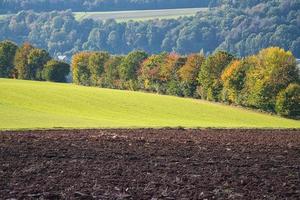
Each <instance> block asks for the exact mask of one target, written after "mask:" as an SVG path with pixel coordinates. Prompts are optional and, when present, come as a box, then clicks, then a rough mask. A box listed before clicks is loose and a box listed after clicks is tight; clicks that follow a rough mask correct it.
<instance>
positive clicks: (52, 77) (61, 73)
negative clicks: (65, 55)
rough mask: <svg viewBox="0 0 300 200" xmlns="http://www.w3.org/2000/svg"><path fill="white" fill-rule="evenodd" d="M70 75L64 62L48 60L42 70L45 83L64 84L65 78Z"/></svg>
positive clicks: (68, 68)
mask: <svg viewBox="0 0 300 200" xmlns="http://www.w3.org/2000/svg"><path fill="white" fill-rule="evenodd" d="M69 73H70V65H69V64H67V63H65V62H60V61H56V60H50V61H48V62H47V64H46V65H45V67H44V69H43V78H44V79H45V80H46V81H52V82H66V76H67V75H68V74H69Z"/></svg>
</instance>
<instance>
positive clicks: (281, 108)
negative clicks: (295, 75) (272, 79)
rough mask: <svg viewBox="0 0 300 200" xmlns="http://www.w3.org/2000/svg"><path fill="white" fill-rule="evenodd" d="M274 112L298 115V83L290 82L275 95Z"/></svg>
mask: <svg viewBox="0 0 300 200" xmlns="http://www.w3.org/2000/svg"><path fill="white" fill-rule="evenodd" d="M276 112H277V113H278V114H279V115H282V116H285V117H295V118H299V117H300V85H299V84H290V85H289V86H288V87H287V88H286V89H284V90H282V91H281V92H280V93H279V94H278V95H277V101H276Z"/></svg>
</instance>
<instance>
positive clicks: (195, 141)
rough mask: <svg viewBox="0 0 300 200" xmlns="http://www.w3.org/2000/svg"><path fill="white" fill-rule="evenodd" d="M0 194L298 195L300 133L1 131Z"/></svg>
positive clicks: (32, 196) (12, 196)
mask: <svg viewBox="0 0 300 200" xmlns="http://www.w3.org/2000/svg"><path fill="white" fill-rule="evenodd" d="M0 199H11V200H12V199H152V200H156V199H157V200H158V199H168V200H171V199H208V200H209V199H243V200H244V199H268V200H270V199H280V200H281V199H300V130H299V129H298V130H214V129H203V130H185V129H160V130H155V129H137V130H121V129H119V130H113V129H111V130H53V131H45V130H44V131H20V132H13V131H12V132H9V131H8V132H0Z"/></svg>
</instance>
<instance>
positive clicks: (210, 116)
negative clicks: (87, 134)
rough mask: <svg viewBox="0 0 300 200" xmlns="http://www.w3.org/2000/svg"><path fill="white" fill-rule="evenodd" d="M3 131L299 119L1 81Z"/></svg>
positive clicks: (289, 124) (269, 123) (297, 124)
mask: <svg viewBox="0 0 300 200" xmlns="http://www.w3.org/2000/svg"><path fill="white" fill-rule="evenodd" d="M0 97H1V98H0V129H22V128H29V129H35V128H58V127H64V128H88V127H89V128H97V127H101V128H103V127H107V128H112V127H114V128H117V127H177V126H184V127H257V128H258V127H259V128H261V127H268V128H276V127H280V128H300V121H295V120H288V119H283V118H280V117H276V116H271V115H266V114H261V113H256V112H253V111H249V110H245V109H240V108H235V107H230V106H224V105H219V104H213V103H209V102H206V101H200V100H194V99H184V98H178V97H172V96H161V95H156V94H147V93H141V92H129V91H119V90H109V89H100V88H91V87H82V86H76V85H70V84H57V83H48V82H34V81H21V80H9V79H0Z"/></svg>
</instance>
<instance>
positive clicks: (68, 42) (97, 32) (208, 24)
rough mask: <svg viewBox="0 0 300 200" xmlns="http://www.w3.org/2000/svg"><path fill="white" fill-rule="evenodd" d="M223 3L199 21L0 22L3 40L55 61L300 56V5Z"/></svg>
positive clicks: (42, 16)
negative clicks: (93, 54)
mask: <svg viewBox="0 0 300 200" xmlns="http://www.w3.org/2000/svg"><path fill="white" fill-rule="evenodd" d="M4 2H9V1H4ZM15 2H18V1H15ZM95 2H96V1H95ZM168 2H169V1H168ZM221 2H222V6H217V7H214V8H211V9H210V10H209V11H208V12H199V13H198V14H197V15H196V16H194V17H183V18H179V19H169V20H150V21H143V22H136V21H130V22H126V23H125V22H124V23H117V22H116V21H114V20H106V21H98V20H97V21H95V20H92V19H85V20H82V21H76V20H75V18H74V16H73V13H72V11H71V10H67V11H61V12H59V11H52V12H42V13H36V12H33V11H21V12H19V13H18V14H16V15H12V16H9V17H6V18H4V19H2V20H0V40H4V39H10V40H13V41H14V42H16V43H17V44H22V43H24V42H26V41H27V42H30V43H31V44H33V45H34V46H37V47H39V48H43V49H47V50H48V51H49V53H50V55H52V56H54V57H57V56H58V55H66V56H68V58H69V59H70V58H71V57H72V55H73V54H75V53H77V52H79V51H84V50H89V51H108V52H109V53H111V54H127V53H129V52H131V51H133V50H143V51H146V52H147V53H149V54H152V53H160V52H163V51H166V52H177V53H179V54H189V53H197V52H200V51H203V52H204V54H210V53H213V52H215V51H217V50H224V51H228V52H231V53H232V54H233V55H235V56H247V55H251V54H256V53H258V51H259V50H260V49H262V48H267V47H269V46H279V47H281V48H284V49H285V50H289V51H291V52H292V53H293V54H294V55H295V56H296V57H298V58H299V57H300V17H299V16H300V2H299V1H297V0H284V1H283V0H280V1H275V0H270V1H263V0H257V1H248V0H247V1H230V0H227V1H226V0H223V1H221ZM216 4H217V3H216ZM68 5H70V4H68Z"/></svg>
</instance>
